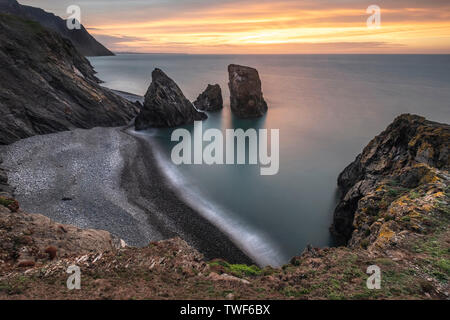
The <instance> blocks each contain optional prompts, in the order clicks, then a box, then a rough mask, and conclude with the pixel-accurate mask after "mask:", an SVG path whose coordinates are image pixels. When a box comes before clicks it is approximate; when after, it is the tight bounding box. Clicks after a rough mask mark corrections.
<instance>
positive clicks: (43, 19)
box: [0, 0, 114, 56]
mask: <svg viewBox="0 0 450 320" xmlns="http://www.w3.org/2000/svg"><path fill="white" fill-rule="evenodd" d="M0 13H9V14H13V15H17V16H20V17H22V18H25V19H30V20H33V21H36V22H39V23H40V24H41V25H42V26H44V27H45V28H48V29H50V30H52V31H54V32H57V33H58V34H59V35H61V36H62V37H64V38H66V39H69V40H70V41H71V42H72V43H73V45H74V46H75V47H76V48H77V50H78V51H79V52H80V53H81V54H82V55H84V56H113V55H114V53H112V52H111V51H109V50H108V49H106V48H105V47H104V46H103V45H102V44H101V43H99V42H98V41H97V40H95V38H94V37H93V36H91V35H90V34H89V32H87V30H86V29H85V28H84V26H83V25H81V28H80V29H74V30H69V29H68V28H67V23H66V20H64V19H62V18H60V17H58V16H55V15H54V14H53V13H49V12H46V11H44V10H42V9H40V8H35V7H31V6H25V5H21V4H19V3H18V2H17V1H16V0H0Z"/></svg>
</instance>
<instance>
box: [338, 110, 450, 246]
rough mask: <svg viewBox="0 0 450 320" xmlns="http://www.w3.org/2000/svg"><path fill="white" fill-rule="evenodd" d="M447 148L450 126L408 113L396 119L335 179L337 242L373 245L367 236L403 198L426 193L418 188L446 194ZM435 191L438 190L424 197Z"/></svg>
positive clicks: (374, 230) (377, 228)
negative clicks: (339, 192) (404, 195)
mask: <svg viewBox="0 0 450 320" xmlns="http://www.w3.org/2000/svg"><path fill="white" fill-rule="evenodd" d="M449 144H450V126H449V125H446V124H439V123H435V122H431V121H427V120H426V119H425V118H423V117H419V116H415V115H409V114H406V115H402V116H400V117H398V118H397V119H395V121H394V122H393V123H392V124H391V125H390V126H389V127H388V128H387V129H386V130H385V131H384V132H383V133H381V134H380V135H379V136H377V137H376V138H375V139H373V140H372V141H371V142H370V143H369V145H368V146H367V147H366V148H365V149H364V151H363V152H362V153H361V154H360V155H359V156H358V157H357V158H356V160H355V161H354V162H353V163H352V164H350V165H349V166H348V167H347V168H346V169H345V170H344V171H343V172H342V173H341V174H340V176H339V178H338V185H339V188H340V190H341V192H342V197H341V200H340V202H339V204H338V206H337V208H336V210H335V213H334V223H333V226H332V228H331V231H332V233H333V234H334V235H335V236H336V238H337V240H338V242H339V243H341V244H346V243H350V244H352V245H357V244H360V243H361V242H362V241H363V240H364V239H366V240H365V241H364V242H365V244H366V245H369V244H370V243H371V242H373V241H372V240H375V239H373V237H372V238H370V239H369V236H370V235H371V234H372V235H373V234H377V232H378V231H379V229H380V228H381V226H382V225H383V224H382V223H376V222H377V221H378V219H380V218H381V217H383V215H385V214H387V215H388V216H389V215H390V213H389V212H391V213H392V212H393V211H396V212H397V210H398V208H397V210H394V207H391V206H395V201H396V200H398V198H399V197H400V196H401V195H402V194H404V193H407V192H410V191H411V190H413V189H417V191H415V192H418V193H419V194H421V193H420V192H423V191H424V190H425V189H421V188H428V187H429V188H435V190H440V189H442V188H444V189H445V185H446V183H448V178H449V177H448V168H449V166H450V162H449V151H448V150H449ZM444 191H445V190H444ZM438 192H441V193H442V190H441V191H436V192H433V193H432V192H429V195H431V194H435V193H438ZM436 196H437V195H436ZM403 200H404V201H407V199H403ZM390 217H391V218H392V216H390ZM403 219H404V220H405V221H406V220H408V218H405V217H403ZM415 220H416V219H415ZM378 222H379V221H378ZM364 235H365V236H364ZM369 240H370V241H369Z"/></svg>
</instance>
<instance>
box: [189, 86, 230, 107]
mask: <svg viewBox="0 0 450 320" xmlns="http://www.w3.org/2000/svg"><path fill="white" fill-rule="evenodd" d="M194 106H195V107H196V108H197V109H198V110H202V111H219V110H222V108H223V98H222V89H221V88H220V86H219V85H218V84H215V85H210V84H209V85H208V87H207V88H206V90H205V91H204V92H203V93H202V94H201V95H199V96H198V98H197V100H195V102H194Z"/></svg>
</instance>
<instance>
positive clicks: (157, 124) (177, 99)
mask: <svg viewBox="0 0 450 320" xmlns="http://www.w3.org/2000/svg"><path fill="white" fill-rule="evenodd" d="M207 118H208V117H207V116H206V114H204V113H203V112H199V111H197V110H196V109H195V108H194V106H193V105H192V103H191V102H189V100H188V99H186V97H185V96H184V94H183V92H182V91H181V89H180V88H179V87H178V86H177V84H176V83H175V82H174V81H173V80H172V79H170V78H169V77H168V76H167V75H166V74H165V73H164V72H163V71H161V70H160V69H155V70H154V71H153V73H152V83H151V85H150V87H149V88H148V91H147V93H146V94H145V102H144V106H143V107H142V110H141V113H140V114H139V115H138V116H137V118H136V122H135V126H136V130H144V129H148V128H168V127H169V128H170V127H176V126H181V125H184V124H189V123H193V122H194V121H202V120H205V119H207Z"/></svg>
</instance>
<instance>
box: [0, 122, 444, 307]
mask: <svg viewBox="0 0 450 320" xmlns="http://www.w3.org/2000/svg"><path fill="white" fill-rule="evenodd" d="M448 143H449V126H448V125H445V124H438V123H434V122H431V121H427V120H425V119H424V118H422V117H418V116H412V115H403V116H401V117H399V118H397V119H396V120H395V121H394V123H393V124H392V125H390V126H389V127H388V128H387V130H386V131H384V132H383V133H382V134H381V135H380V136H378V137H376V138H375V139H374V140H373V141H372V142H371V143H370V144H369V145H368V146H367V147H366V148H365V149H364V151H363V153H362V154H361V155H360V156H358V157H357V159H356V161H355V162H354V163H352V164H351V165H350V166H349V167H348V168H346V169H345V170H344V172H343V173H342V174H341V175H340V177H339V185H340V187H341V188H342V192H343V197H342V199H341V203H340V204H339V206H338V208H337V210H336V214H335V222H334V227H333V230H334V231H335V232H338V234H339V235H341V234H342V235H343V237H347V238H344V239H347V240H346V241H347V242H348V246H345V247H344V246H342V247H337V248H323V249H318V248H312V247H308V248H307V249H306V250H305V251H304V252H303V254H302V255H300V256H298V257H294V258H293V259H292V260H291V262H290V263H289V264H287V265H285V266H283V267H282V268H271V267H266V268H263V269H261V268H258V267H256V266H246V265H233V264H229V263H227V262H226V261H222V260H214V261H206V260H205V259H204V258H203V256H202V255H201V254H200V253H199V252H197V251H196V250H194V249H193V248H191V247H189V246H188V245H187V244H186V243H185V242H184V241H183V240H181V239H172V240H167V241H161V242H155V243H151V244H149V246H148V247H146V248H140V249H138V248H130V247H125V248H117V247H115V246H112V245H111V243H112V241H111V240H110V239H111V237H109V236H107V235H106V236H105V234H103V236H102V237H97V238H95V239H94V240H93V241H97V244H96V245H95V246H94V247H95V249H93V248H92V247H89V246H86V247H84V249H83V250H82V251H78V250H80V249H79V247H76V248H75V249H74V251H73V255H71V254H70V251H69V252H68V251H67V250H66V248H70V247H71V246H72V245H71V243H72V241H74V242H79V241H82V242H83V241H85V240H83V239H84V235H83V233H80V232H78V236H70V234H71V233H70V231H69V235H68V236H66V238H58V237H59V235H58V232H59V233H61V230H60V231H58V230H59V229H61V227H60V226H58V225H57V224H55V223H52V222H49V221H45V223H46V225H50V226H51V228H50V229H49V230H48V231H46V232H45V234H44V235H43V234H42V232H41V231H40V230H41V227H40V224H39V221H44V220H45V219H44V218H43V217H40V218H39V219H36V220H35V219H33V218H30V217H29V216H27V214H26V213H24V212H21V211H20V209H19V210H17V206H16V205H14V204H13V203H12V201H13V200H12V199H5V198H3V199H1V198H0V200H1V201H0V243H1V248H0V249H1V251H0V253H1V259H3V263H2V264H0V265H1V269H0V298H1V299H23V298H29V299H448V297H449V284H448V281H449V275H450V252H449V250H448V248H449V243H450V229H449V222H450V219H449V201H450V188H449V179H450V175H449V172H448V166H449V161H448ZM352 190H353V191H352ZM353 194H357V196H356V197H355V198H353V196H352V195H353ZM349 201H352V202H354V203H353V204H352V206H347V202H349ZM1 206H4V208H1ZM342 208H345V210H344V209H342ZM349 208H355V211H351V210H350V209H349ZM33 221H34V222H33ZM349 222H351V223H350V224H351V227H350V228H351V232H348V231H347V230H348V228H349V227H348V226H349ZM62 229H65V230H70V227H68V226H62ZM35 230H37V231H35ZM72 230H73V229H72ZM339 230H343V231H345V233H340V232H339ZM62 232H64V231H62ZM35 237H37V239H35ZM91 244H92V243H91ZM47 246H54V247H55V248H58V247H59V246H63V249H61V250H58V251H57V254H56V257H55V258H54V259H53V258H52V257H51V254H50V253H48V252H51V250H50V251H49V250H46V249H48V248H46V247H47ZM29 248H33V249H32V250H29ZM90 248H91V249H90ZM30 251H31V252H34V255H31V258H32V259H33V262H34V263H23V264H21V263H20V260H19V257H20V253H21V252H30ZM46 251H48V252H46ZM28 259H29V258H28ZM72 264H76V265H78V266H79V267H80V268H81V270H82V290H74V291H69V290H67V288H66V286H65V281H66V279H67V276H68V275H67V274H66V273H65V272H66V269H67V267H68V266H70V265H72ZM371 265H377V266H378V267H379V268H380V269H381V272H382V277H381V289H379V290H369V289H368V288H367V287H366V281H367V279H368V275H367V274H366V270H367V267H369V266H371ZM180 284H181V285H180Z"/></svg>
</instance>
